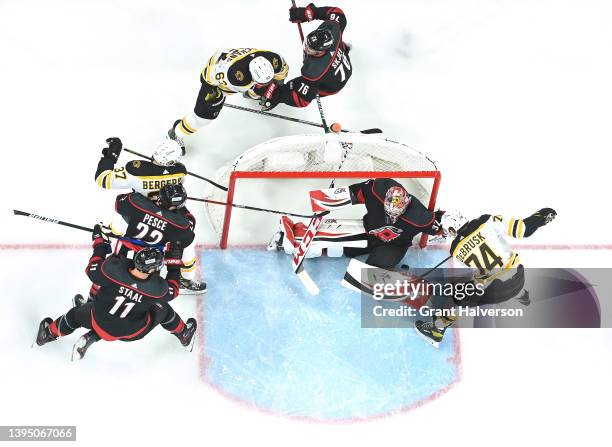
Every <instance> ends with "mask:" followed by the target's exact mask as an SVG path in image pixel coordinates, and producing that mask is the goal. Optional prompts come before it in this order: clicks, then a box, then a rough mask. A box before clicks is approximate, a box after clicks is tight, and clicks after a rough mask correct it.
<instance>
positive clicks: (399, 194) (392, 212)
mask: <svg viewBox="0 0 612 447" xmlns="http://www.w3.org/2000/svg"><path fill="white" fill-rule="evenodd" d="M411 199H412V197H410V195H409V194H408V192H406V190H405V189H404V188H402V187H401V186H392V187H391V188H389V190H388V191H387V194H386V195H385V212H386V213H387V216H389V217H390V218H391V220H392V221H393V223H395V221H396V220H397V218H398V217H400V216H401V215H402V214H404V212H405V211H406V208H408V205H409V204H410V200H411Z"/></svg>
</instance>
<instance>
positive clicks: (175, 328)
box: [161, 308, 185, 334]
mask: <svg viewBox="0 0 612 447" xmlns="http://www.w3.org/2000/svg"><path fill="white" fill-rule="evenodd" d="M161 325H162V327H163V328H164V329H165V330H167V331H168V332H172V333H173V334H178V333H180V332H181V331H182V330H183V328H184V327H185V322H184V321H183V320H182V318H181V317H180V316H179V314H177V313H176V312H175V311H174V309H172V308H170V312H169V314H168V317H167V318H166V319H165V320H164V321H162V323H161Z"/></svg>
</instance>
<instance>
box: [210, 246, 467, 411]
mask: <svg viewBox="0 0 612 447" xmlns="http://www.w3.org/2000/svg"><path fill="white" fill-rule="evenodd" d="M414 253H415V252H413V251H409V253H408V255H407V257H410V256H412V257H414ZM201 254H202V257H201V259H202V264H203V265H202V269H203V271H204V273H205V276H206V279H207V283H208V295H207V297H206V300H205V304H204V306H203V309H202V312H203V315H201V317H202V320H201V321H203V322H204V339H205V345H204V347H203V348H202V349H204V352H203V354H204V355H205V357H206V358H207V359H208V363H207V367H206V375H207V380H208V381H210V382H211V383H212V384H213V385H214V386H216V387H218V388H220V389H221V390H223V391H224V392H225V393H228V394H230V395H232V396H234V397H235V398H237V399H239V400H241V401H245V402H246V403H249V404H251V405H255V406H257V407H259V408H261V409H263V410H266V411H269V412H273V413H277V414H281V415H287V416H298V417H306V418H313V419H323V420H325V419H327V420H343V419H344V420H345V419H353V418H368V417H375V416H380V415H384V414H387V413H390V412H395V411H400V410H402V409H405V408H408V407H411V406H414V405H416V404H418V403H420V402H422V401H424V400H427V399H428V398H430V397H432V396H434V395H436V394H437V393H439V392H440V391H442V390H444V389H447V388H448V387H449V386H450V385H451V384H452V383H454V382H455V381H456V380H457V378H458V366H457V364H455V363H454V362H452V361H449V358H454V357H455V355H456V352H455V350H456V349H457V348H456V346H455V339H454V338H455V334H454V331H449V332H448V333H447V334H446V336H445V339H444V342H443V343H442V344H441V346H440V349H439V350H436V349H434V348H432V347H431V346H429V345H428V344H427V343H425V342H424V341H423V340H422V339H420V338H419V337H418V335H417V334H416V333H415V331H414V330H412V329H399V328H398V329H363V328H361V326H360V324H361V316H360V296H359V295H358V294H357V293H355V292H353V291H350V290H348V289H346V288H344V287H342V286H341V285H340V280H341V279H342V277H343V276H344V272H345V270H346V266H347V264H348V260H347V259H344V258H319V259H312V260H308V261H307V262H308V270H309V272H310V274H311V276H312V278H313V279H314V280H315V282H316V283H317V284H318V285H319V287H320V289H321V293H320V294H319V295H318V296H311V295H309V294H308V292H307V291H306V290H305V289H304V287H303V285H302V284H301V283H300V281H299V280H298V279H297V277H296V276H295V275H294V274H293V272H292V270H291V267H290V262H289V257H288V256H286V255H285V254H283V253H280V252H278V253H277V252H266V251H265V250H262V249H232V250H204V251H203V252H202V253H201ZM418 256H419V257H418V258H417V259H408V261H409V263H411V264H410V265H414V266H418V264H419V263H422V266H429V265H433V264H434V263H435V262H436V260H437V258H439V257H440V253H439V252H431V253H428V252H427V250H425V251H419V255H418Z"/></svg>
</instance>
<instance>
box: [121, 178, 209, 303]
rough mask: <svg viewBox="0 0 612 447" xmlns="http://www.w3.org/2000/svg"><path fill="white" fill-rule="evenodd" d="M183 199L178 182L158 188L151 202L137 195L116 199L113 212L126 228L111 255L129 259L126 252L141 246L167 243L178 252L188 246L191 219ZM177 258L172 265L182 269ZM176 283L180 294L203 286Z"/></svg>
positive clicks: (198, 290) (201, 290)
mask: <svg viewBox="0 0 612 447" xmlns="http://www.w3.org/2000/svg"><path fill="white" fill-rule="evenodd" d="M186 200H187V192H186V191H185V188H183V185H181V184H180V183H179V184H176V185H173V184H170V185H166V186H164V187H162V188H161V189H160V190H159V193H158V195H157V197H155V200H151V199H148V198H146V197H145V196H143V195H142V194H140V193H137V192H133V193H129V194H120V195H119V196H117V199H116V201H115V211H117V213H119V214H120V215H121V217H123V219H124V220H125V222H126V223H127V228H126V230H125V233H124V235H123V237H121V238H120V239H119V241H118V243H117V246H116V248H115V252H116V253H117V254H119V255H121V256H124V257H130V256H131V255H130V253H133V252H138V251H139V250H140V249H141V248H142V247H143V246H158V247H164V246H165V245H166V244H168V243H174V244H179V245H180V247H181V249H184V248H185V247H188V246H190V245H191V244H192V243H193V240H194V237H195V235H194V233H193V226H194V223H195V219H194V218H193V215H192V214H191V213H190V212H189V210H188V209H187V208H186V207H185V206H184V204H185V201H186ZM181 256H182V252H181ZM180 259H181V258H178V259H175V260H174V261H173V262H175V263H176V264H179V266H180V267H183V266H184V265H183V263H182V261H181V260H180ZM179 283H180V287H181V289H182V290H181V293H204V292H205V291H206V284H205V283H203V282H200V281H195V280H187V279H185V278H184V277H183V276H181V277H180V279H179Z"/></svg>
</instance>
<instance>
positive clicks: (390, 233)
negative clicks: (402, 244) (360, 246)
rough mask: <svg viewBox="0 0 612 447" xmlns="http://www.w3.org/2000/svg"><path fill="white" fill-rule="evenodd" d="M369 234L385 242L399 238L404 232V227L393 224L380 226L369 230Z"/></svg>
mask: <svg viewBox="0 0 612 447" xmlns="http://www.w3.org/2000/svg"><path fill="white" fill-rule="evenodd" d="M368 234H371V235H373V236H376V237H377V238H378V239H380V240H381V241H383V242H391V241H392V240H393V239H397V238H398V237H400V235H401V234H402V229H400V228H396V227H393V226H390V225H389V226H386V227H380V228H377V229H376V230H370V231H368Z"/></svg>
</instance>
